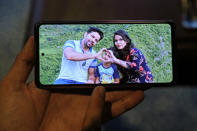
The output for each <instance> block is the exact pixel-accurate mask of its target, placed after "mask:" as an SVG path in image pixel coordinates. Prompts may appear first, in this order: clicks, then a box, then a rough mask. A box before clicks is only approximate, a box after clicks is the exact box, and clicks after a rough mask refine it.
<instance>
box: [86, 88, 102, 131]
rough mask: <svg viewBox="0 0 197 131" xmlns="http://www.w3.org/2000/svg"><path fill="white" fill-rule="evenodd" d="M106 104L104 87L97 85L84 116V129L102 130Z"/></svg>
mask: <svg viewBox="0 0 197 131" xmlns="http://www.w3.org/2000/svg"><path fill="white" fill-rule="evenodd" d="M104 104H105V89H104V87H96V88H95V89H94V91H93V93H92V96H91V99H90V101H89V105H88V108H87V111H86V115H85V117H84V121H83V126H82V129H83V130H84V131H91V130H101V119H102V114H103V109H104Z"/></svg>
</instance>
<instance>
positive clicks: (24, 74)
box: [0, 37, 50, 131]
mask: <svg viewBox="0 0 197 131" xmlns="http://www.w3.org/2000/svg"><path fill="white" fill-rule="evenodd" d="M33 59H34V38H33V37H31V38H30V39H29V40H28V42H27V43H26V44H25V47H24V49H23V50H22V51H21V52H20V54H19V55H18V56H17V57H16V61H15V62H14V64H13V66H12V68H11V70H10V71H9V72H8V74H7V75H6V76H5V77H4V78H3V79H2V80H1V81H0V130H5V131H7V130H20V131H27V130H28V131H35V130H38V128H39V126H40V124H41V121H42V118H43V114H44V112H45V108H46V107H47V103H48V100H49V96H50V93H49V92H48V91H46V90H41V89H39V88H37V87H36V86H35V84H34V82H31V83H30V84H26V80H27V78H28V76H29V74H30V72H31V70H32V67H33Z"/></svg>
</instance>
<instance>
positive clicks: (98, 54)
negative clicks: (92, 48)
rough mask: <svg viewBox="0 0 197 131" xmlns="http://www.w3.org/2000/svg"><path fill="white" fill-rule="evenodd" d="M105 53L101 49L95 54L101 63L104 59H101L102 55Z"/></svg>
mask: <svg viewBox="0 0 197 131" xmlns="http://www.w3.org/2000/svg"><path fill="white" fill-rule="evenodd" d="M105 51H107V49H106V48H102V49H101V50H100V51H99V52H98V53H97V54H96V58H97V59H99V60H101V61H104V59H103V58H102V53H103V52H105Z"/></svg>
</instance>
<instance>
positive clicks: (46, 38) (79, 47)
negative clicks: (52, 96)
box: [35, 21, 173, 87]
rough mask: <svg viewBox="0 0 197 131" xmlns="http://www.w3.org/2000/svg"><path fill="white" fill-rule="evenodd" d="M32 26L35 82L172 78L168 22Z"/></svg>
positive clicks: (157, 81) (159, 80)
mask: <svg viewBox="0 0 197 131" xmlns="http://www.w3.org/2000/svg"><path fill="white" fill-rule="evenodd" d="M35 27H36V28H35V30H36V31H35V36H36V75H35V76H36V82H37V83H39V85H42V86H50V85H53V86H54V85H55V86H59V85H61V86H62V85H65V86H66V85H78V87H80V85H89V84H103V85H114V84H116V85H131V84H143V85H156V86H158V85H162V84H170V83H172V82H173V48H172V43H173V39H172V38H173V29H172V24H171V23H169V22H146V21H144V22H132V21H124V22H120V21H111V22H104V21H103V22H87V21H86V22H64V23H49V22H46V23H39V24H37V25H36V26H35Z"/></svg>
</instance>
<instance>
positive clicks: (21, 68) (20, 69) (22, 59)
mask: <svg viewBox="0 0 197 131" xmlns="http://www.w3.org/2000/svg"><path fill="white" fill-rule="evenodd" d="M33 61H34V37H30V38H29V40H28V41H27V43H26V44H25V47H24V48H23V50H22V51H21V52H20V53H19V54H18V55H17V57H16V60H15V62H14V64H13V66H12V68H11V70H10V72H9V73H8V75H7V77H8V79H11V80H14V81H21V82H26V80H27V78H28V76H29V74H30V72H31V70H32V67H33Z"/></svg>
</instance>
